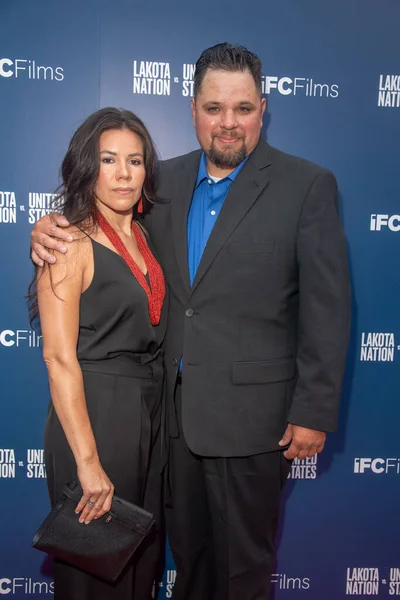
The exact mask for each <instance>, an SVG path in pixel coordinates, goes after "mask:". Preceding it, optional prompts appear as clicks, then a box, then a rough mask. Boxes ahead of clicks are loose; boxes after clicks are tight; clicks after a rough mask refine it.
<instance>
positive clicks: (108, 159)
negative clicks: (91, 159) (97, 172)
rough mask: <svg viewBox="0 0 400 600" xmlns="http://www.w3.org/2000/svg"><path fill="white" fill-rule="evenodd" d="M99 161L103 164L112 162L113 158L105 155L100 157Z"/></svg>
mask: <svg viewBox="0 0 400 600" xmlns="http://www.w3.org/2000/svg"><path fill="white" fill-rule="evenodd" d="M101 162H102V163H104V164H105V165H109V164H111V163H112V162H113V159H112V158H109V157H107V156H106V157H104V158H102V159H101Z"/></svg>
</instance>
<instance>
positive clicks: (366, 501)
mask: <svg viewBox="0 0 400 600" xmlns="http://www.w3.org/2000/svg"><path fill="white" fill-rule="evenodd" d="M399 19H400V5H399V4H398V3H397V2H394V1H393V0H380V1H379V2H377V1H376V0H363V1H361V0H335V2H333V1H325V2H321V1H320V0H303V1H302V2H299V1H298V0H279V1H277V0H266V1H261V0H254V2H253V3H247V4H244V3H243V2H235V1H232V0H230V1H227V0H219V2H211V1H210V0H204V1H203V2H202V3H201V4H200V5H198V6H196V7H195V6H194V5H193V4H192V3H189V2H180V1H176V2H172V3H165V2H161V0H158V1H155V2H151V1H150V2H146V3H143V4H141V3H140V4H139V3H137V2H133V0H113V2H112V3H111V2H106V1H105V0H86V2H82V1H81V0H69V2H68V3H63V2H55V1H54V0H53V1H47V0H36V1H35V2H29V1H24V0H12V1H11V0H2V2H1V4H0V106H1V117H0V139H1V145H0V233H1V235H0V256H1V257H2V277H1V283H0V290H1V293H0V373H1V413H0V414H1V418H0V532H1V537H0V595H10V597H11V596H13V597H15V598H25V596H51V595H53V588H52V583H51V564H50V561H47V560H45V557H44V555H42V554H41V553H39V552H37V551H35V550H32V549H31V548H30V541H31V538H32V534H33V533H34V531H35V530H36V528H37V526H38V524H39V523H40V522H41V520H42V518H43V517H44V515H45V514H46V513H47V511H48V499H47V490H46V481H45V471H44V467H43V461H42V447H43V445H42V431H43V425H44V420H45V415H46V410H47V405H48V400H49V393H48V386H47V376H46V372H45V368H44V365H43V362H42V358H41V350H40V339H38V338H37V337H36V336H35V335H34V333H33V332H32V331H31V330H30V326H29V324H28V319H27V312H26V308H25V301H24V295H25V294H26V289H27V285H28V283H29V280H30V278H31V275H32V267H31V264H30V262H29V259H28V255H29V232H30V230H31V228H32V225H33V223H34V222H35V221H36V220H37V219H38V218H39V217H40V216H42V214H45V212H46V210H48V207H49V202H50V200H51V193H52V191H53V190H54V189H55V187H56V186H57V182H58V168H59V165H60V163H61V160H62V157H63V155H64V153H65V150H66V147H67V144H68V141H69V139H70V137H71V135H72V133H73V131H74V130H75V129H76V127H77V126H78V124H79V123H80V122H81V121H82V120H83V119H84V118H85V117H86V116H88V115H89V114H90V113H91V112H93V111H94V110H96V109H97V108H99V107H102V106H107V105H115V106H119V107H124V108H129V109H132V110H134V111H136V112H137V113H138V114H139V115H140V116H141V117H142V118H143V119H144V121H145V122H146V123H147V125H148V126H149V128H150V131H151V133H152V135H153V137H154V139H155V142H156V144H157V146H158V149H159V152H160V155H161V157H162V158H169V157H171V156H175V155H177V154H181V153H185V152H187V151H189V150H192V149H194V148H196V147H197V141H196V138H195V135H194V131H193V127H192V123H191V117H190V108H189V99H190V95H191V89H192V81H191V80H192V75H193V65H194V63H195V61H196V59H197V57H198V56H199V54H200V52H201V51H202V50H203V49H204V48H205V47H207V46H210V45H213V44H215V43H218V42H220V41H226V40H227V41H231V42H238V43H242V44H244V45H246V46H248V47H249V48H250V49H252V50H253V51H255V52H256V53H257V54H258V55H259V56H260V57H261V59H262V61H263V64H264V83H263V85H264V91H265V93H266V96H267V101H268V115H267V118H266V119H265V127H264V129H265V135H266V136H267V138H268V140H269V142H270V143H271V144H272V145H274V146H277V147H278V148H280V149H282V150H284V151H286V152H290V153H293V154H297V155H300V156H302V157H304V158H307V159H310V160H312V161H315V162H317V163H319V164H321V165H323V166H325V167H328V168H329V169H331V170H332V171H333V172H334V173H335V174H336V176H337V178H338V182H339V189H340V204H341V213H342V217H343V222H344V225H345V229H346V234H347V239H348V245H349V255H350V262H351V273H352V283H353V291H354V303H353V304H354V306H353V328H352V339H351V345H350V350H349V357H348V368H347V373H346V378H345V386H344V393H343V408H342V412H341V423H340V429H339V431H338V433H336V434H334V435H330V436H329V439H328V443H327V446H326V450H325V451H324V453H323V454H322V455H321V456H320V457H319V458H318V461H317V462H316V461H315V460H309V461H303V462H301V463H298V464H294V465H293V467H292V472H291V478H290V480H289V482H288V484H287V487H286V490H285V495H284V499H283V508H282V519H281V528H280V533H279V550H278V557H277V564H276V569H275V574H274V576H273V582H274V583H273V587H274V591H275V599H276V600H281V599H282V600H284V599H286V598H288V599H290V598H308V599H309V600H322V599H323V600H342V599H344V598H345V597H346V596H348V595H353V596H358V597H359V598H364V597H365V598H366V597H369V596H371V595H374V596H377V597H378V598H379V599H380V600H384V599H386V598H389V597H391V596H396V595H397V596H400V553H399V542H398V540H399V535H400V519H399V517H398V509H399V505H400V491H399V490H400V487H399V482H400V448H399V435H398V429H399V423H400V407H399V399H398V373H399V360H400V358H399V357H400V352H399V350H400V320H399V313H398V311H397V303H398V298H399V292H400V277H399V274H398V272H399V271H398V249H399V241H400V216H399V213H400V209H399V208H398V205H399V197H400V194H399V192H400V179H399V176H398V174H399V159H398V156H399V151H398V140H399V136H400V66H399V49H400V48H399V46H400V42H399V40H400V38H399V33H398V23H399ZM174 575H175V572H174V566H173V563H172V560H171V558H170V556H169V555H168V562H167V570H166V572H165V575H164V578H163V581H162V582H160V585H161V590H160V598H161V599H164V598H170V597H171V591H172V587H173V581H174ZM243 600H246V599H245V598H244V599H243Z"/></svg>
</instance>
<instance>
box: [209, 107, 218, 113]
mask: <svg viewBox="0 0 400 600" xmlns="http://www.w3.org/2000/svg"><path fill="white" fill-rule="evenodd" d="M207 110H208V112H217V111H218V110H219V108H218V106H210V107H209V108H208V109H207Z"/></svg>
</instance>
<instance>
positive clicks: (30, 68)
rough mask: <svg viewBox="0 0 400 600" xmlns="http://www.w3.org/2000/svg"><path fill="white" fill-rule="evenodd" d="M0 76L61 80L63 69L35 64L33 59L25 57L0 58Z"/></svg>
mask: <svg viewBox="0 0 400 600" xmlns="http://www.w3.org/2000/svg"><path fill="white" fill-rule="evenodd" d="M0 77H5V78H6V79H8V78H9V77H13V78H14V79H18V78H25V79H36V80H39V81H63V79H64V69H63V68H62V67H45V66H44V65H38V64H36V61H35V60H28V59H25V58H16V59H15V60H12V59H11V58H0Z"/></svg>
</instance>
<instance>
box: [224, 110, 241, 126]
mask: <svg viewBox="0 0 400 600" xmlns="http://www.w3.org/2000/svg"><path fill="white" fill-rule="evenodd" d="M221 127H223V128H224V129H234V128H235V127H237V118H236V113H235V111H234V110H226V111H224V112H223V113H222V119H221Z"/></svg>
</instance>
